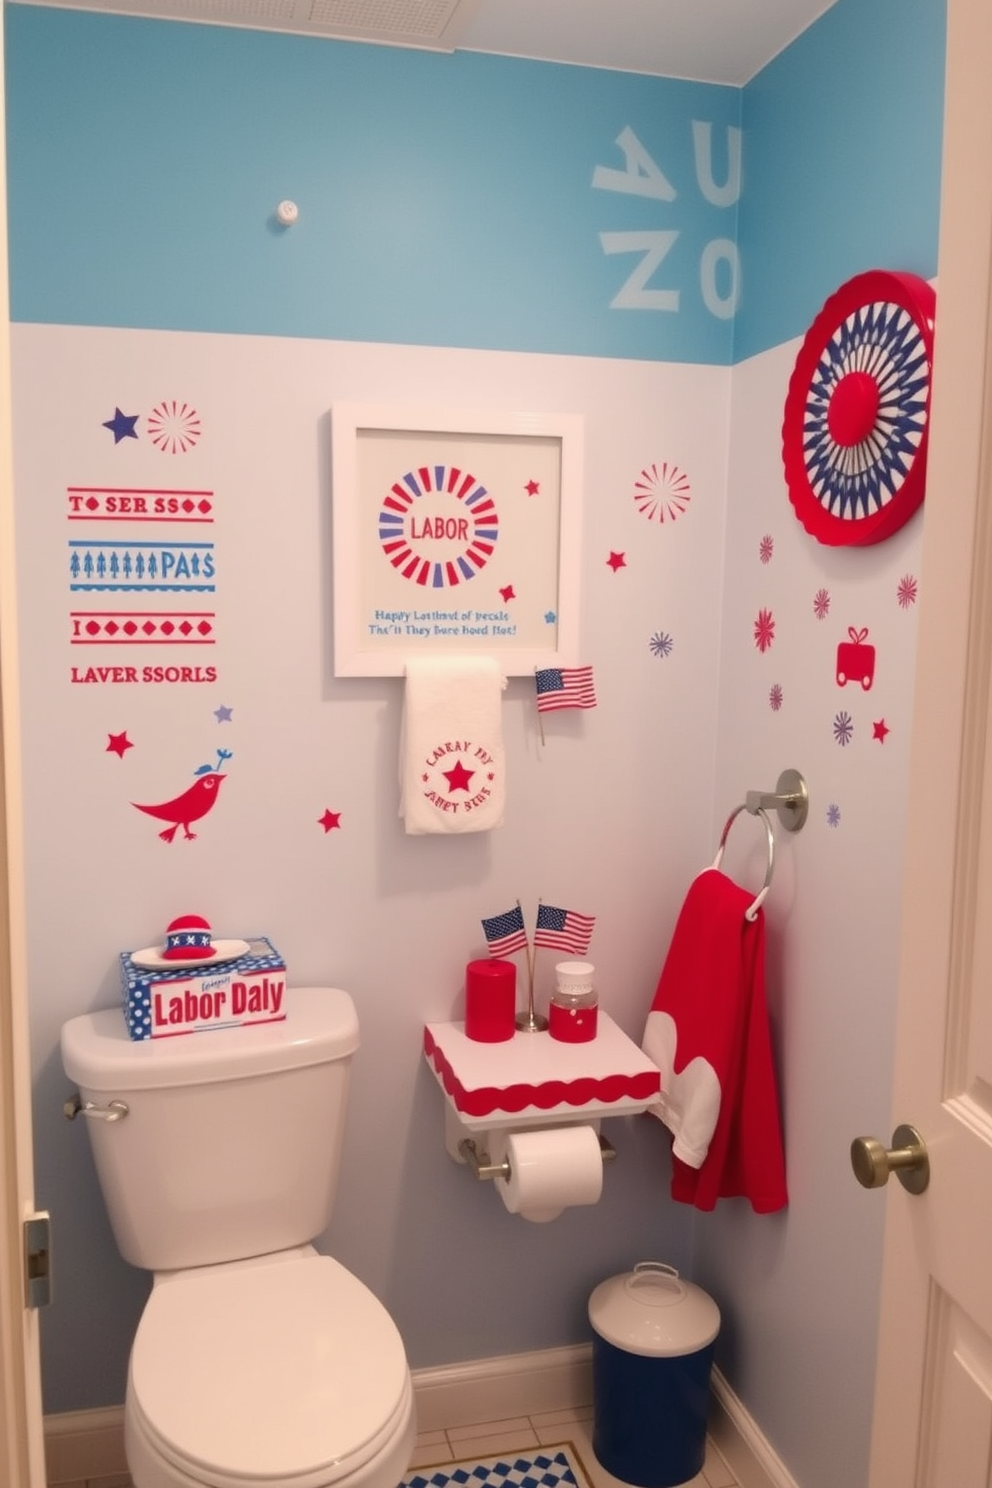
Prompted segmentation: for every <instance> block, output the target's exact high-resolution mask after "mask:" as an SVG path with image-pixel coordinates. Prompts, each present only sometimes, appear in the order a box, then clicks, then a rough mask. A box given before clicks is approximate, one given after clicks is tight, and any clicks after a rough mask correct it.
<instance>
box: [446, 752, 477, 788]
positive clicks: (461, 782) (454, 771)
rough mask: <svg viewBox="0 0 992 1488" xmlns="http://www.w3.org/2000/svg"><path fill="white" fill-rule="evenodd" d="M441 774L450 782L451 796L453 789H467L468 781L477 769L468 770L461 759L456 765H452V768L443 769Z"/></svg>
mask: <svg viewBox="0 0 992 1488" xmlns="http://www.w3.org/2000/svg"><path fill="white" fill-rule="evenodd" d="M441 774H442V775H443V776H444V778H445V780H446V781H447V782H448V795H449V796H450V795H451V792H452V791H456V790H463V791H467V790H468V783H469V781H470V780H471V779H472V776H473V775H474V774H475V771H474V770H466V768H465V766H464V765H463V764H462V762H461V760H459V761H458V763H457V764H456V765H452V767H451V769H450V770H442V771H441Z"/></svg>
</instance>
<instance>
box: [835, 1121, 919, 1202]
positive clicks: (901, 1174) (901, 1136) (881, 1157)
mask: <svg viewBox="0 0 992 1488" xmlns="http://www.w3.org/2000/svg"><path fill="white" fill-rule="evenodd" d="M851 1167H852V1168H853V1169H854V1176H855V1178H857V1180H858V1182H859V1183H860V1184H862V1185H863V1186H864V1187H865V1188H882V1187H883V1186H884V1184H886V1183H888V1181H889V1174H890V1173H895V1175H896V1177H897V1178H898V1179H899V1182H900V1183H901V1184H902V1186H903V1188H905V1189H906V1190H907V1192H909V1193H911V1194H921V1193H922V1192H923V1191H924V1189H925V1188H926V1186H927V1184H928V1183H929V1182H930V1158H929V1156H928V1154H927V1144H926V1143H925V1142H924V1140H923V1138H922V1137H921V1136H920V1134H919V1132H918V1131H917V1130H916V1127H915V1126H897V1127H896V1129H895V1131H894V1132H893V1133H892V1146H891V1147H889V1148H885V1147H883V1146H882V1144H881V1142H879V1141H876V1139H875V1138H874V1137H855V1139H854V1141H853V1142H852V1143H851Z"/></svg>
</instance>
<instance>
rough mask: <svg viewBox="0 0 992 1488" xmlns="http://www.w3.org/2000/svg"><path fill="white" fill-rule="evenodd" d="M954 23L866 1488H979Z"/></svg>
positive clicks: (989, 1353) (974, 658)
mask: <svg viewBox="0 0 992 1488" xmlns="http://www.w3.org/2000/svg"><path fill="white" fill-rule="evenodd" d="M948 26H949V36H948V81H947V101H946V105H945V114H946V121H945V141H944V177H943V202H942V208H941V248H940V265H939V276H938V286H937V332H936V347H935V375H934V401H933V423H932V427H931V441H932V442H931V447H930V458H929V464H928V479H927V500H926V517H925V525H924V547H923V565H922V572H923V584H924V591H923V594H924V597H923V598H922V601H921V613H920V627H921V629H920V649H919V658H918V669H917V695H916V717H915V721H914V733H913V762H912V767H911V785H910V801H909V815H908V820H907V828H908V837H907V862H906V882H905V899H904V930H903V947H902V950H903V955H902V973H901V979H900V994H899V1029H898V1037H897V1045H896V1057H895V1079H894V1093H893V1110H892V1115H893V1126H896V1125H898V1124H901V1123H907V1124H910V1125H912V1126H914V1127H916V1128H917V1129H918V1131H919V1133H920V1135H921V1136H922V1138H923V1140H924V1142H925V1143H926V1146H927V1148H928V1151H929V1159H930V1169H931V1177H930V1184H929V1187H928V1188H927V1190H926V1192H925V1193H923V1194H922V1195H920V1196H918V1197H913V1196H912V1195H911V1194H910V1193H908V1192H905V1191H904V1190H903V1188H902V1187H901V1185H900V1184H899V1183H897V1182H895V1181H894V1180H890V1182H889V1184H888V1187H887V1190H886V1193H887V1198H886V1200H885V1202H886V1204H887V1212H886V1239H885V1264H884V1279H883V1287H882V1299H881V1332H880V1343H879V1359H878V1376H877V1383H876V1397H875V1422H874V1433H873V1441H872V1468H871V1477H870V1483H871V1488H989V1485H990V1484H992V297H990V271H992V86H990V82H989V79H990V78H992V6H990V5H989V4H987V3H985V0H982V3H977V0H950V3H949V5H948ZM852 1135H854V1134H852ZM873 1135H875V1136H877V1137H879V1138H881V1139H882V1140H883V1141H884V1142H885V1145H886V1146H888V1145H890V1143H889V1139H890V1136H891V1133H888V1132H886V1133H881V1132H879V1133H874V1134H873ZM879 1197H880V1195H876V1194H866V1195H865V1202H866V1203H872V1202H877V1200H878V1198H879Z"/></svg>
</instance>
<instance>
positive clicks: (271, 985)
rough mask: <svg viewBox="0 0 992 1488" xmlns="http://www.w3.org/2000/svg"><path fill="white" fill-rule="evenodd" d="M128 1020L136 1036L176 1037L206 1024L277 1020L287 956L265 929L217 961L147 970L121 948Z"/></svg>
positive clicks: (283, 1010)
mask: <svg viewBox="0 0 992 1488" xmlns="http://www.w3.org/2000/svg"><path fill="white" fill-rule="evenodd" d="M121 992H122V996H123V1003H124V1021H125V1022H126V1024H127V1031H128V1033H129V1034H130V1036H131V1038H133V1039H148V1038H173V1037H174V1036H175V1035H176V1034H179V1033H199V1032H200V1031H201V1030H203V1029H208V1028H232V1027H237V1026H238V1025H240V1024H245V1025H247V1024H251V1023H278V1022H280V1021H281V1020H282V1019H283V1018H285V1016H286V962H285V960H284V959H283V957H282V956H281V955H280V954H279V952H278V951H277V950H276V949H275V947H274V946H273V944H272V942H271V941H270V940H267V939H266V937H265V936H264V935H260V936H258V938H257V939H255V940H251V941H249V942H248V949H247V951H245V952H244V953H243V954H242V955H240V956H238V957H237V958H236V959H235V960H232V961H223V962H221V963H220V964H219V965H217V966H210V965H209V964H208V963H206V964H205V963H201V964H200V965H198V966H194V967H189V966H187V967H185V968H184V967H182V966H176V967H170V968H169V969H168V970H167V971H166V970H162V971H149V970H147V969H146V968H144V967H140V966H135V964H134V962H133V961H132V960H131V952H130V951H122V952H121Z"/></svg>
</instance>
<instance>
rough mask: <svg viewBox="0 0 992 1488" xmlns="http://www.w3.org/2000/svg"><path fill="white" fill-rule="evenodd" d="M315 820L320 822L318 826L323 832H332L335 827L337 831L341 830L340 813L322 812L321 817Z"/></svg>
mask: <svg viewBox="0 0 992 1488" xmlns="http://www.w3.org/2000/svg"><path fill="white" fill-rule="evenodd" d="M317 820H318V821H319V822H320V825H321V826H322V827H323V829H324V831H325V832H333V831H334V828H335V827H337V828H338V830H339V831H340V829H341V813H340V811H330V810H327V811H325V812H324V814H323V816H318V818H317Z"/></svg>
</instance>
